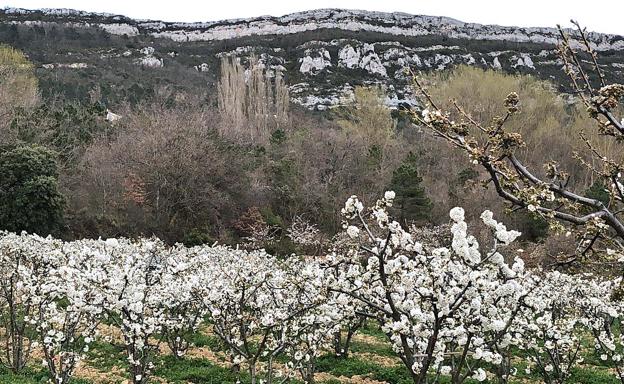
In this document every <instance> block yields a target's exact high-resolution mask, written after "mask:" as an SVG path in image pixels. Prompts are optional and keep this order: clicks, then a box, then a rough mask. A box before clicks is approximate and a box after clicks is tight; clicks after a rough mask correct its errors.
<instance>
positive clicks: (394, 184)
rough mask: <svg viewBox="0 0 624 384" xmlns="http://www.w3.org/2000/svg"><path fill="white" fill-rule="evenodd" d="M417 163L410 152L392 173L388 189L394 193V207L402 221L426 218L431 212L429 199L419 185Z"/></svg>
mask: <svg viewBox="0 0 624 384" xmlns="http://www.w3.org/2000/svg"><path fill="white" fill-rule="evenodd" d="M417 163H418V161H417V158H416V155H414V153H412V152H410V153H409V154H408V155H407V157H406V158H405V159H404V160H403V162H402V163H401V165H400V166H399V167H398V168H397V169H396V170H395V171H394V172H393V174H392V180H391V182H390V186H389V189H390V190H392V191H394V192H395V193H396V199H395V202H394V208H395V209H396V210H397V215H398V217H399V219H400V220H401V221H402V222H405V221H421V220H426V219H428V218H429V216H430V214H431V200H429V198H428V197H427V195H426V193H425V188H424V187H423V186H422V185H421V183H422V177H420V176H419V175H418V168H417Z"/></svg>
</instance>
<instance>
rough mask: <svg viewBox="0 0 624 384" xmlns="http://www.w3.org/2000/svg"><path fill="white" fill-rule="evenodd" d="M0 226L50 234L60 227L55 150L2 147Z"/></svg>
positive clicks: (60, 199) (61, 203) (60, 200)
mask: <svg viewBox="0 0 624 384" xmlns="http://www.w3.org/2000/svg"><path fill="white" fill-rule="evenodd" d="M0 175H1V176H0V229H4V230H8V231H14V232H20V231H27V232H31V233H37V234H39V235H48V234H50V233H51V232H53V231H54V230H56V229H58V228H59V227H60V224H61V221H62V217H63V209H64V206H65V199H64V197H63V195H62V194H61V193H60V192H59V190H58V170H57V165H56V153H55V152H53V151H50V150H48V149H46V148H44V147H41V146H37V145H32V146H30V145H23V146H16V147H12V148H4V149H0Z"/></svg>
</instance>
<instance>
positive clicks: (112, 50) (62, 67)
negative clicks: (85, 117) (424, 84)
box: [0, 9, 624, 110]
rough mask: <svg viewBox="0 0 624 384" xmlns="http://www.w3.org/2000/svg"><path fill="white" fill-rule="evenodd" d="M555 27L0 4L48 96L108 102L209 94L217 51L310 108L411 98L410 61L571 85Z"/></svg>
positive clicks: (6, 37) (4, 26) (610, 63)
mask: <svg viewBox="0 0 624 384" xmlns="http://www.w3.org/2000/svg"><path fill="white" fill-rule="evenodd" d="M557 36H558V34H557V31H556V29H553V28H520V27H502V26H493V25H480V24H473V23H464V22H461V21H458V20H454V19H451V18H446V17H432V16H418V15H409V14H404V13H380V12H366V11H350V10H338V9H324V10H315V11H308V12H300V13H294V14H290V15H286V16H282V17H269V16H264V17H257V18H251V19H235V20H224V21H217V22H206V23H172V22H161V21H151V20H133V19H130V18H127V17H124V16H120V15H111V14H96V13H87V12H81V11H74V10H66V9H49V10H25V9H4V10H1V11H0V42H4V43H7V44H10V45H12V46H14V47H17V48H19V49H21V50H23V51H24V52H25V53H26V54H27V55H28V56H29V58H30V60H32V61H33V62H34V63H35V65H36V67H37V76H38V77H39V79H40V86H41V90H42V92H43V94H44V96H47V97H52V96H55V95H58V94H61V95H63V96H65V97H68V98H70V99H84V98H87V97H88V95H89V92H90V91H91V92H92V91H93V90H94V89H95V88H96V87H97V89H98V92H100V93H101V98H102V100H103V101H105V102H106V103H107V104H108V105H109V106H113V107H114V106H116V105H118V104H120V103H123V102H130V103H137V102H139V101H144V100H146V99H150V98H152V97H155V95H157V94H162V93H163V92H165V91H166V92H165V93H167V94H168V95H170V97H172V98H175V97H177V96H176V95H178V94H180V93H184V94H204V93H206V91H207V89H210V88H211V87H213V86H214V84H215V82H216V78H217V74H218V68H219V60H220V57H223V56H225V55H236V56H238V57H241V58H243V59H244V60H245V59H246V58H248V57H250V56H251V55H255V56H257V57H258V58H259V60H260V61H261V62H262V63H263V64H265V65H267V66H269V67H270V68H272V69H274V70H280V71H282V72H283V73H284V74H285V77H286V79H287V82H288V84H289V85H290V95H291V98H292V100H293V101H294V102H295V103H297V104H300V105H302V106H304V107H306V108H309V109H319V110H322V109H326V108H328V107H332V106H335V105H339V104H343V103H345V102H348V100H350V99H351V98H352V97H353V89H354V86H357V85H362V84H380V85H382V86H383V88H384V89H385V90H386V93H387V95H388V99H387V104H389V105H392V106H397V105H399V104H400V103H403V102H405V103H412V102H413V98H412V97H411V92H410V89H409V87H408V83H409V76H408V75H407V73H406V69H408V68H412V69H415V70H422V71H440V70H444V69H447V68H450V67H452V66H455V65H458V64H466V65H472V66H477V67H481V68H493V69H497V70H502V71H505V72H508V73H529V74H534V75H536V76H537V77H539V78H541V79H547V80H552V81H553V82H555V83H556V84H557V85H558V86H559V87H560V88H561V90H563V91H566V90H567V88H566V87H567V81H566V79H565V78H564V74H563V72H562V71H561V67H562V63H561V61H560V59H559V58H558V57H557V55H556V50H555V44H556V43H557ZM589 37H590V39H591V41H592V43H593V44H594V46H595V48H596V49H597V50H599V51H600V60H601V62H600V64H601V65H602V66H603V68H604V70H605V72H606V75H607V78H608V80H609V81H610V80H613V79H616V78H618V77H619V78H621V77H622V76H623V75H624V64H623V63H624V37H622V36H615V35H606V34H599V33H591V34H590V35H589Z"/></svg>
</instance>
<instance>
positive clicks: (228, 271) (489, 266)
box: [0, 192, 624, 384]
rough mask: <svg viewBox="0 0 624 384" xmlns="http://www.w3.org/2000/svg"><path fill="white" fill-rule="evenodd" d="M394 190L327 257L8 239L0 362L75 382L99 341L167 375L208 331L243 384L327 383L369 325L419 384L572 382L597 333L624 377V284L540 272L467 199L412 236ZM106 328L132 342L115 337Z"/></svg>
mask: <svg viewBox="0 0 624 384" xmlns="http://www.w3.org/2000/svg"><path fill="white" fill-rule="evenodd" d="M394 197H395V195H394V193H393V192H386V193H385V194H384V197H383V198H382V199H380V200H378V201H377V202H376V203H375V204H374V205H373V206H372V207H371V208H368V209H367V208H365V206H364V204H363V203H362V202H361V201H360V200H359V199H358V198H357V197H355V196H352V197H351V198H349V199H348V201H347V202H346V204H345V207H344V209H343V211H342V213H343V215H344V218H345V221H344V233H343V234H342V235H338V236H336V237H335V238H334V240H333V241H332V242H331V243H329V244H325V245H323V247H331V248H332V249H333V252H331V253H330V254H329V255H327V256H323V257H317V256H315V257H310V256H308V257H304V256H295V255H292V256H291V257H289V258H286V259H279V258H277V257H274V256H272V255H270V254H268V253H266V252H265V251H264V250H242V249H238V248H232V247H228V246H221V245H219V246H217V245H215V246H199V247H193V248H187V247H184V246H181V245H175V246H167V245H165V244H164V243H163V242H161V241H160V240H158V239H154V238H152V239H137V240H129V239H108V240H80V241H74V242H63V241H61V240H56V239H53V238H50V237H48V238H42V237H39V236H36V235H28V234H20V235H17V234H13V233H5V232H3V233H0V262H1V263H0V289H1V290H0V293H1V296H0V321H1V324H0V325H1V326H2V328H3V329H2V330H0V341H1V344H0V363H2V364H3V365H5V366H7V367H9V368H10V369H12V370H13V371H15V372H19V371H21V370H22V369H24V367H25V366H26V365H27V364H32V363H33V361H32V358H31V357H30V355H31V352H33V351H34V352H37V353H33V354H32V355H37V356H42V358H43V364H44V367H45V369H46V371H47V373H48V377H49V380H50V382H53V383H54V384H61V383H67V382H68V381H69V380H70V379H71V377H72V375H73V374H74V371H75V369H76V367H78V365H79V364H81V363H82V362H81V361H83V360H84V358H85V356H86V354H87V353H88V351H89V349H90V348H92V347H91V345H92V343H93V341H94V340H98V343H103V342H110V343H121V344H123V346H124V347H125V353H126V359H127V362H128V364H127V377H128V378H129V379H130V381H131V382H132V383H133V384H145V383H149V382H155V379H154V378H153V374H154V369H155V367H156V366H157V365H158V364H159V361H160V355H162V354H172V355H173V356H174V357H175V358H177V359H184V358H185V355H186V352H187V350H188V349H189V348H192V340H193V338H194V336H195V335H196V334H197V333H198V332H200V331H199V329H200V327H201V326H202V325H205V326H204V327H201V328H202V329H205V328H208V329H211V331H212V332H213V333H214V334H215V335H216V336H217V337H218V338H219V339H220V340H221V342H222V343H223V344H224V345H225V347H226V354H227V356H228V357H229V362H230V364H231V366H232V367H233V369H235V371H236V372H238V376H239V381H241V382H251V383H254V384H255V383H261V382H262V383H281V382H289V381H292V380H293V379H301V380H303V381H304V382H306V383H312V382H314V381H315V373H316V362H317V359H318V358H319V357H321V356H322V355H324V354H336V355H337V356H339V357H343V358H346V356H348V348H349V340H350V339H351V337H352V336H353V334H354V333H355V332H357V329H358V328H359V327H360V326H361V325H362V324H363V323H364V322H365V321H367V319H368V321H375V322H377V323H378V325H379V327H380V329H381V330H382V331H383V333H384V334H385V335H386V336H387V338H388V341H389V342H390V343H391V345H392V347H393V350H394V352H395V353H396V355H397V356H398V357H399V358H400V360H401V361H402V362H403V364H404V365H405V367H406V368H407V369H408V371H409V373H410V375H411V377H412V380H413V382H414V383H437V382H440V381H444V382H448V381H450V382H452V383H463V382H465V381H466V380H468V379H472V380H477V381H485V380H490V381H497V382H501V383H506V382H509V380H510V378H512V377H513V376H514V375H517V374H519V373H523V374H524V371H529V372H531V374H533V375H539V376H540V377H541V379H542V381H544V382H546V383H565V382H570V380H571V373H572V371H573V368H574V367H575V366H576V365H578V364H579V363H581V362H582V359H583V357H584V356H586V355H587V352H586V351H585V352H584V353H585V354H583V352H582V351H581V341H582V340H583V338H585V339H586V338H588V337H593V339H594V346H595V348H594V349H595V352H594V351H592V352H591V353H592V354H596V356H598V358H599V359H601V361H603V363H604V364H605V365H607V366H609V367H611V368H613V372H614V375H615V376H616V377H617V378H618V379H620V381H622V382H624V374H623V373H624V363H623V359H622V356H623V355H622V353H623V346H624V342H623V339H622V336H621V335H622V333H621V330H620V326H621V325H620V324H621V320H622V319H621V318H620V317H621V316H622V313H624V312H623V311H622V309H623V308H622V303H621V301H620V297H621V293H620V280H619V279H616V280H605V279H602V280H600V279H597V278H594V277H592V276H589V275H587V276H586V275H583V276H578V275H576V276H571V275H566V274H563V273H559V272H543V271H537V270H536V271H530V270H527V269H525V267H524V263H523V261H522V260H521V259H519V258H513V259H510V258H509V257H505V256H504V249H505V247H507V246H508V245H509V244H511V243H512V242H513V241H515V240H516V239H517V238H518V237H519V236H520V233H519V232H517V231H514V230H508V229H507V228H506V227H505V225H504V224H502V223H500V222H497V221H496V220H495V219H494V217H493V215H492V213H491V212H489V211H485V212H484V213H483V214H482V215H481V219H482V221H483V223H484V225H485V226H486V228H488V229H489V233H490V237H489V240H488V241H489V245H488V246H487V247H485V248H482V246H481V245H480V243H479V242H478V241H477V239H476V238H475V236H473V235H471V234H470V231H469V230H468V226H467V224H466V221H465V217H464V216H465V214H464V210H463V209H461V208H454V209H452V210H451V211H450V214H449V216H450V223H451V225H450V228H449V227H442V228H439V229H435V230H431V231H429V232H427V234H425V231H422V230H420V229H417V228H412V229H410V231H406V230H404V229H403V228H402V227H401V225H400V224H399V223H398V222H396V221H394V220H393V219H392V218H391V217H390V215H389V213H388V208H390V207H391V206H392V204H393V200H394ZM308 231H309V232H310V233H307V232H308ZM291 232H292V234H293V235H292V237H293V239H304V240H305V241H306V242H308V243H309V239H310V238H316V236H317V232H316V229H315V227H314V226H311V225H307V224H305V223H302V224H301V225H299V227H298V228H297V231H291ZM448 232H450V234H449V233H448ZM482 243H483V241H482ZM314 245H315V247H313V248H314V249H315V250H317V249H319V248H317V247H316V245H317V243H314ZM103 324H112V326H113V327H116V328H118V329H119V334H120V335H121V336H120V339H119V340H109V341H107V340H106V339H104V338H101V336H100V335H99V333H100V331H101V330H102V329H103V328H104V325H103ZM107 326H108V325H107ZM345 336H346V338H345ZM518 351H520V352H518ZM522 360H523V361H522ZM520 367H522V372H520V371H519V368H520Z"/></svg>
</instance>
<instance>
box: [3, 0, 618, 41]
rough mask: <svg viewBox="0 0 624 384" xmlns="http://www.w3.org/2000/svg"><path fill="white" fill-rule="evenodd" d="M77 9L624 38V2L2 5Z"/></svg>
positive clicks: (76, 1) (56, 1) (122, 0)
mask: <svg viewBox="0 0 624 384" xmlns="http://www.w3.org/2000/svg"><path fill="white" fill-rule="evenodd" d="M7 6H10V7H20V8H31V9H35V8H73V9H79V10H85V11H96V12H109V13H115V14H122V15H125V16H129V17H132V18H142V19H155V20H164V21H211V20H222V19H230V18H242V17H252V16H262V15H273V16H281V15H284V14H287V13H291V12H297V11H305V10H310V9H319V8H348V9H365V10H369V11H385V12H393V11H400V12H407V13H412V14H420V15H431V16H449V17H453V18H456V19H459V20H462V21H467V22H476V23H481V24H499V25H515V26H523V27H554V26H555V25H556V24H557V23H559V24H562V25H564V26H569V25H570V23H569V20H570V19H571V18H573V19H575V20H578V21H580V22H581V24H582V25H584V26H586V27H587V29H589V30H593V31H597V32H605V33H614V34H619V35H624V0H593V1H588V0H582V1H581V0H463V1H462V0H312V1H296V0H290V1H284V0H229V1H227V0H226V1H223V0H168V1H162V0H151V1H146V0H106V1H102V0H97V1H94V0H0V7H2V8H3V7H7Z"/></svg>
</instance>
